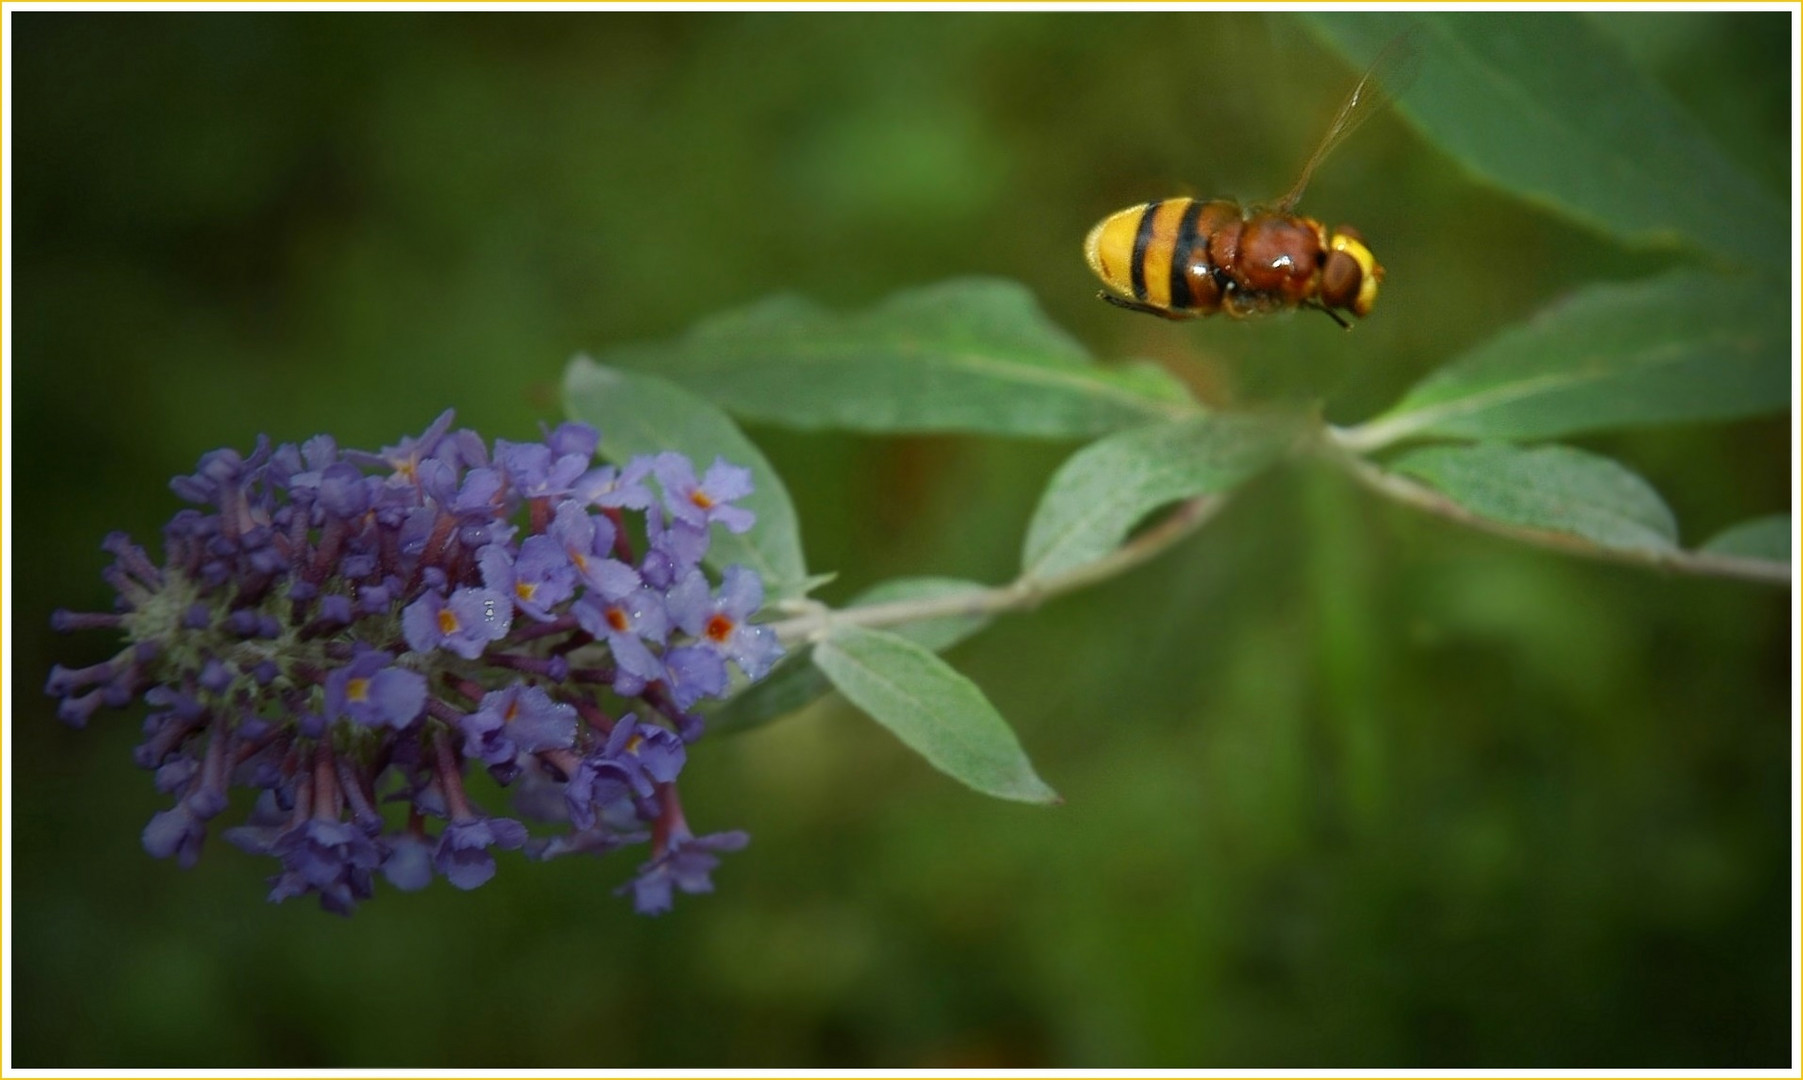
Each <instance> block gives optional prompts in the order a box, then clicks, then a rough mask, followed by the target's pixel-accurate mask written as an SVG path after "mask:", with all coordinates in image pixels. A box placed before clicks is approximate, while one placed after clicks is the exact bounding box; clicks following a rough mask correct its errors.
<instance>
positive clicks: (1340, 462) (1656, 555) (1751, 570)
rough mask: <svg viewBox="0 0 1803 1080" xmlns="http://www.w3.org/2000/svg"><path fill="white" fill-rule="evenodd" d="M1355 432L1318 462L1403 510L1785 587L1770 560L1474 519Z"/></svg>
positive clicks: (1595, 552)
mask: <svg viewBox="0 0 1803 1080" xmlns="http://www.w3.org/2000/svg"><path fill="white" fill-rule="evenodd" d="M1358 430H1359V429H1353V431H1352V432H1345V431H1342V430H1340V429H1337V428H1331V427H1330V428H1324V429H1323V431H1322V436H1321V438H1320V439H1319V440H1317V442H1316V447H1317V449H1318V453H1319V456H1321V457H1323V458H1326V459H1327V460H1329V461H1331V462H1333V463H1334V464H1335V465H1337V466H1339V467H1340V468H1341V469H1343V470H1345V471H1346V472H1348V473H1350V474H1351V475H1352V477H1353V479H1355V480H1357V481H1358V482H1359V483H1361V484H1363V485H1364V486H1365V487H1367V488H1369V489H1370V490H1372V491H1375V492H1377V493H1378V494H1379V495H1382V496H1384V497H1385V498H1387V499H1391V500H1394V501H1396V502H1399V503H1402V504H1404V505H1406V506H1412V507H1414V508H1415V509H1417V510H1424V511H1426V512H1428V513H1430V514H1433V515H1434V516H1436V517H1442V518H1445V519H1447V520H1448V521H1456V522H1458V523H1459V524H1461V525H1469V526H1471V527H1472V528H1475V529H1481V530H1483V531H1484V532H1487V533H1493V534H1495V535H1497V536H1504V537H1507V538H1509V539H1511V540H1518V541H1520V542H1522V543H1525V544H1533V545H1535V546H1537V547H1543V548H1551V549H1552V550H1554V551H1562V552H1564V553H1566V554H1568V555H1582V556H1585V557H1586V558H1592V559H1603V560H1607V561H1610V562H1619V563H1626V564H1628V565H1631V566H1641V567H1654V568H1657V569H1661V570H1674V571H1677V572H1680V573H1685V574H1700V575H1704V576H1708V577H1725V578H1737V579H1739V580H1742V581H1756V582H1760V583H1762V584H1767V585H1789V584H1790V580H1791V570H1790V564H1788V563H1781V562H1773V561H1772V560H1770V559H1754V558H1748V557H1746V556H1743V555H1718V554H1715V553H1712V552H1707V551H1683V550H1679V549H1672V550H1670V551H1640V550H1629V549H1625V548H1611V547H1603V546H1601V545H1598V544H1594V543H1591V542H1590V541H1589V540H1585V539H1584V538H1582V537H1580V536H1574V535H1572V534H1571V533H1564V532H1554V531H1552V530H1550V529H1535V528H1531V527H1528V526H1525V525H1510V524H1508V523H1507V522H1502V521H1497V520H1495V519H1493V518H1487V517H1483V516H1480V515H1478V514H1474V513H1472V512H1471V511H1470V510H1467V509H1466V508H1465V507H1463V506H1461V505H1460V504H1458V503H1457V502H1454V501H1453V500H1452V499H1449V498H1447V497H1446V496H1445V495H1442V494H1441V493H1440V492H1438V491H1436V490H1434V489H1433V488H1431V487H1429V486H1427V485H1426V484H1423V483H1420V482H1418V481H1416V480H1412V479H1410V478H1409V477H1406V476H1403V475H1401V474H1400V473H1394V472H1390V471H1389V470H1387V469H1385V468H1383V467H1381V466H1379V465H1377V464H1376V463H1375V462H1372V461H1370V460H1367V459H1366V458H1365V457H1364V456H1363V455H1362V454H1360V453H1359V452H1358V451H1359V450H1360V449H1362V448H1363V447H1364V446H1365V445H1366V443H1367V442H1368V440H1365V439H1363V438H1359V437H1358V436H1357V432H1358Z"/></svg>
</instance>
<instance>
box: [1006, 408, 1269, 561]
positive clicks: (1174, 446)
mask: <svg viewBox="0 0 1803 1080" xmlns="http://www.w3.org/2000/svg"><path fill="white" fill-rule="evenodd" d="M1297 432H1298V425H1297V422H1296V419H1295V418H1294V417H1291V416H1272V417H1262V416H1228V415H1212V416H1200V417H1194V418H1192V419H1189V420H1180V421H1176V422H1174V423H1167V424H1155V425H1151V426H1148V427H1142V428H1135V429H1133V430H1131V431H1123V432H1120V433H1118V434H1115V435H1110V436H1109V437H1107V438H1105V439H1100V440H1098V441H1096V442H1093V443H1091V444H1089V445H1088V446H1085V447H1084V448H1083V449H1081V450H1079V451H1077V452H1076V453H1075V454H1073V455H1071V457H1070V458H1069V460H1067V461H1065V463H1064V464H1063V465H1062V466H1060V467H1059V469H1058V471H1057V472H1056V473H1054V474H1053V476H1052V479H1051V482H1050V483H1049V484H1048V485H1047V487H1046V491H1045V494H1044V496H1042V497H1041V498H1040V501H1039V508H1038V509H1037V510H1035V511H1034V513H1033V520H1032V522H1031V523H1030V524H1029V525H1028V526H1027V539H1026V544H1025V550H1024V551H1023V552H1022V555H1021V564H1022V567H1023V569H1024V570H1025V572H1026V573H1027V574H1029V575H1032V576H1035V577H1046V576H1048V575H1051V574H1055V573H1058V572H1059V571H1061V570H1068V569H1071V568H1072V567H1076V566H1081V565H1082V564H1084V563H1087V562H1090V561H1092V560H1094V559H1098V558H1101V557H1102V556H1104V555H1106V554H1108V553H1109V552H1110V551H1113V550H1114V549H1115V548H1116V547H1117V546H1119V545H1120V543H1121V541H1122V540H1123V539H1125V538H1126V536H1127V534H1128V533H1129V532H1131V531H1132V529H1133V527H1134V526H1135V525H1137V524H1138V523H1139V522H1140V520H1141V519H1143V518H1144V517H1145V516H1146V515H1147V514H1149V513H1151V512H1152V511H1153V510H1156V509H1157V508H1158V507H1160V506H1163V505H1165V504H1166V503H1170V502H1175V501H1176V500H1178V499H1187V498H1190V497H1191V496H1194V495H1203V494H1207V493H1209V492H1215V491H1225V490H1227V489H1229V488H1231V487H1233V486H1234V485H1236V484H1238V483H1240V482H1241V481H1243V480H1245V479H1246V478H1247V477H1249V476H1251V475H1252V474H1253V473H1255V472H1257V471H1259V470H1260V469H1262V468H1264V467H1265V466H1266V465H1268V464H1270V463H1271V461H1273V460H1274V459H1275V458H1276V457H1277V456H1278V455H1279V454H1280V453H1282V452H1283V450H1284V448H1285V447H1287V446H1288V445H1290V444H1291V443H1292V442H1294V441H1295V439H1296V435H1297Z"/></svg>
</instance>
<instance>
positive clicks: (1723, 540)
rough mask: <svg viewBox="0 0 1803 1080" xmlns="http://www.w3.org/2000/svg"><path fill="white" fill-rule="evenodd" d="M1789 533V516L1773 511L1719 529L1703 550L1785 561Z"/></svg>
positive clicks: (1788, 547) (1779, 561) (1788, 551)
mask: <svg viewBox="0 0 1803 1080" xmlns="http://www.w3.org/2000/svg"><path fill="white" fill-rule="evenodd" d="M1790 535H1791V529H1790V515H1789V514H1772V515H1771V516H1769V517H1761V518H1754V519H1753V520H1752V521H1743V522H1741V523H1740V524H1739V525H1735V526H1732V527H1730V528H1727V529H1724V530H1722V531H1721V532H1719V533H1717V534H1716V535H1715V536H1714V537H1712V538H1711V539H1710V541H1709V542H1708V543H1706V544H1704V545H1703V547H1702V550H1703V551H1707V552H1709V553H1710V554H1712V555H1739V556H1741V557H1743V558H1748V559H1766V560H1769V561H1771V562H1777V563H1787V564H1788V563H1789V562H1790V553H1791V548H1790Z"/></svg>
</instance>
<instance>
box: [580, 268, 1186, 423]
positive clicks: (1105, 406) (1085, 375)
mask: <svg viewBox="0 0 1803 1080" xmlns="http://www.w3.org/2000/svg"><path fill="white" fill-rule="evenodd" d="M602 359H603V360H604V361H605V362H606V363H608V364H611V365H617V366H620V367H627V368H633V369H635V370H642V371H652V372H655V373H657V374H658V375H661V376H663V377H665V378H668V379H671V380H673V381H675V382H678V383H681V384H682V385H684V386H686V387H688V388H689V389H690V390H692V391H694V392H695V393H697V394H701V395H703V396H705V397H707V398H709V399H711V400H713V401H714V402H716V403H717V404H719V405H720V406H722V407H723V408H726V409H728V410H730V411H732V412H734V413H736V414H738V415H741V416H745V417H749V418H752V419H756V420H767V421H771V422H774V423H780V424H788V425H792V426H795V427H802V428H823V427H839V428H849V429H853V430H858V431H970V432H986V433H990V434H997V435H1035V436H1053V437H1068V436H1082V435H1097V434H1101V433H1103V432H1108V431H1113V430H1115V429H1116V428H1121V427H1127V426H1131V425H1134V424H1143V423H1146V422H1147V421H1150V420H1161V419H1169V418H1171V417H1175V416H1181V415H1185V414H1188V413H1192V412H1195V411H1196V410H1197V408H1198V406H1196V405H1195V403H1194V402H1193V401H1192V400H1191V399H1190V397H1189V395H1188V392H1187V391H1185V390H1184V388H1183V386H1182V384H1181V383H1179V382H1178V381H1177V380H1176V379H1174V378H1172V377H1171V376H1170V375H1168V374H1167V373H1165V372H1164V371H1163V370H1161V369H1159V368H1157V367H1155V366H1153V365H1150V364H1140V365H1123V366H1117V367H1101V366H1098V365H1097V364H1096V363H1095V362H1094V361H1093V360H1092V359H1091V357H1090V355H1089V353H1088V352H1087V351H1086V350H1085V349H1084V348H1083V346H1082V345H1080V344H1078V343H1077V341H1076V340H1075V339H1073V338H1071V337H1070V336H1069V335H1068V334H1066V333H1065V332H1064V331H1063V330H1061V329H1059V328H1058V327H1057V326H1055V325H1053V324H1052V323H1051V322H1050V321H1049V320H1048V319H1047V318H1046V317H1045V314H1044V313H1043V312H1041V311H1040V310H1039V306H1038V304H1036V303H1035V302H1034V300H1033V296H1032V294H1031V293H1029V292H1028V291H1027V290H1026V289H1025V288H1024V287H1022V286H1020V285H1018V284H1015V283H1013V282H1009V281H1001V280H994V279H987V278H964V279H958V280H953V281H947V282H943V283H940V284H937V285H930V286H927V287H925V288H921V289H915V290H912V291H909V292H903V293H898V294H896V295H895V296H893V297H891V298H889V299H888V300H887V301H885V302H884V303H883V304H881V305H880V306H878V307H876V308H875V309H873V310H870V311H865V312H860V313H856V314H850V315H835V314H832V313H829V312H826V311H823V310H821V309H820V308H818V307H816V306H814V305H813V304H811V303H808V302H806V301H804V300H800V299H797V298H795V297H777V298H773V299H769V300H765V301H763V302H761V303H758V304H755V305H753V306H751V307H749V308H746V309H744V310H741V311H735V312H730V313H727V314H724V315H720V316H717V317H715V318H712V319H709V320H707V321H705V322H703V323H700V324H698V325H697V326H696V327H695V328H694V329H693V330H691V331H690V332H689V333H688V334H687V335H686V336H684V337H682V338H680V339H678V340H676V341H672V342H668V343H664V344H656V345H635V346H627V347H624V348H621V349H617V350H615V351H613V352H610V353H607V354H606V355H604V356H603V357H602Z"/></svg>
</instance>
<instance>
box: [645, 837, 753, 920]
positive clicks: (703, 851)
mask: <svg viewBox="0 0 1803 1080" xmlns="http://www.w3.org/2000/svg"><path fill="white" fill-rule="evenodd" d="M750 842H751V837H749V836H747V835H746V834H745V833H743V832H741V831H739V830H737V829H735V830H733V831H731V832H717V833H709V834H708V835H706V836H691V835H689V833H688V829H687V827H686V826H685V827H683V828H682V830H681V832H680V834H679V835H675V836H672V838H671V840H670V843H669V845H668V847H667V849H666V850H664V851H663V852H662V853H661V854H659V855H658V856H657V857H656V858H654V859H652V860H651V861H650V862H648V863H646V864H644V865H643V866H641V867H639V873H638V876H637V877H635V878H633V879H632V880H631V881H629V882H627V883H626V884H625V885H622V886H621V887H620V888H618V889H616V890H614V891H615V892H616V893H624V892H626V891H627V890H631V892H632V906H633V908H634V910H636V911H637V912H638V913H639V914H640V915H662V914H663V913H664V912H666V911H669V910H670V908H671V907H672V906H674V905H673V899H674V890H676V889H681V890H682V891H683V892H685V893H689V894H696V893H709V892H713V891H714V880H713V876H712V875H713V872H714V868H715V867H717V866H719V865H720V857H719V856H718V855H717V854H715V852H721V851H739V850H741V849H743V848H744V847H745V845H746V844H749V843H750Z"/></svg>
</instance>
